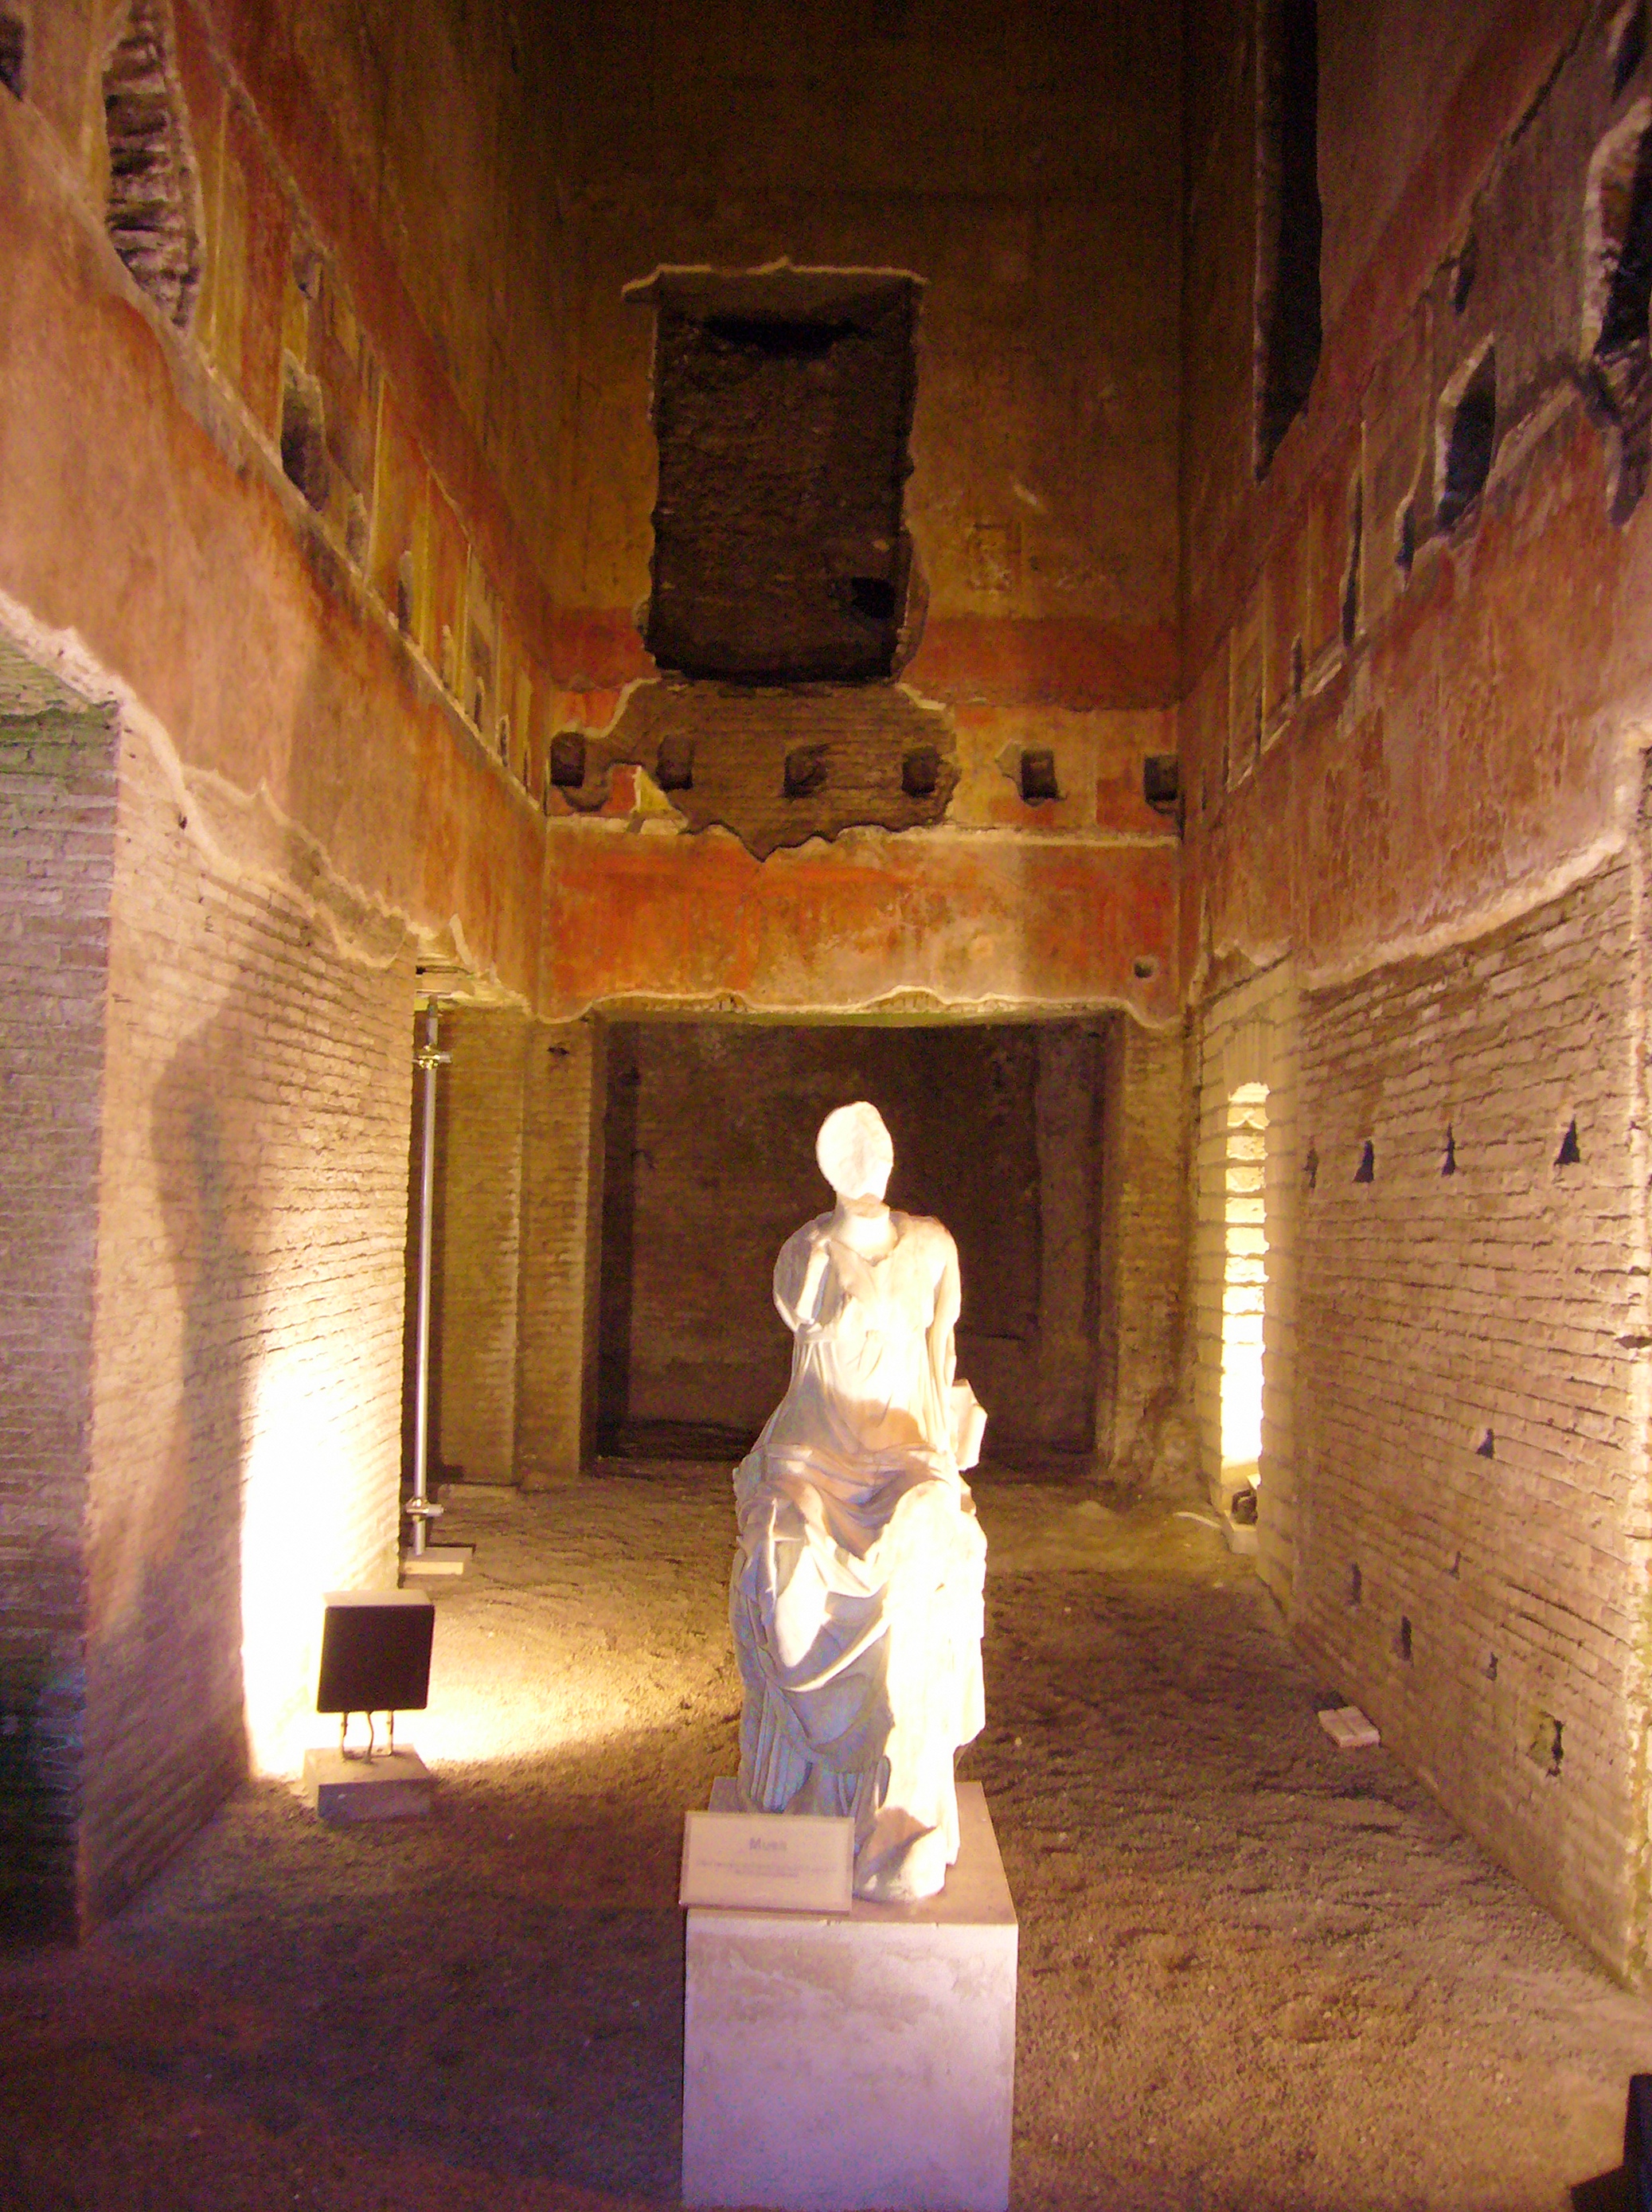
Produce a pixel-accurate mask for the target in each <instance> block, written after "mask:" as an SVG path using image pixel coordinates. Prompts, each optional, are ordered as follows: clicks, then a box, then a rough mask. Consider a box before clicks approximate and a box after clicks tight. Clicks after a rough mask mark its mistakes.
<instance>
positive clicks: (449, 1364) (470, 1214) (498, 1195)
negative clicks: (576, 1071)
mask: <svg viewBox="0 0 1652 2212" xmlns="http://www.w3.org/2000/svg"><path fill="white" fill-rule="evenodd" d="M528 1031H529V1024H528V1019H527V1017H526V1016H525V1014H522V1013H520V1012H517V1011H516V1010H515V1009H513V1008H510V1007H501V1006H469V1007H465V1008H463V1009H461V1010H459V1011H458V1012H452V1013H450V1014H449V1015H448V1016H447V1017H446V1019H445V1020H444V1022H443V1023H442V1036H441V1045H442V1049H443V1050H444V1051H446V1052H448V1053H451V1054H452V1060H451V1063H450V1065H449V1066H446V1067H445V1068H444V1069H442V1071H441V1072H440V1075H439V1077H438V1079H437V1084H438V1089H437V1107H436V1116H437V1119H436V1128H437V1146H438V1151H437V1163H436V1165H437V1189H438V1192H439V1199H438V1209H437V1215H436V1224H435V1239H434V1254H433V1267H434V1273H433V1291H434V1316H433V1318H434V1347H435V1350H434V1359H433V1374H432V1390H433V1402H432V1421H431V1437H432V1447H433V1458H434V1462H435V1463H436V1464H437V1465H439V1466H440V1469H441V1471H442V1472H443V1473H444V1474H449V1475H459V1476H463V1477H465V1478H466V1479H467V1480H470V1481H472V1482H508V1481H510V1480H512V1479H513V1468H514V1464H515V1456H516V1278H517V1259H518V1251H519V1233H520V1227H521V1205H522V1082H523V1069H524V1065H525V1059H526V1055H527V1049H528Z"/></svg>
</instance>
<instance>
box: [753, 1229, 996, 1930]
mask: <svg viewBox="0 0 1652 2212" xmlns="http://www.w3.org/2000/svg"><path fill="white" fill-rule="evenodd" d="M889 1218H890V1223H891V1225H892V1226H893V1228H894V1231H895V1232H896V1238H895V1243H894V1245H893V1248H892V1249H890V1251H889V1252H888V1253H887V1254H886V1255H884V1256H882V1257H881V1258H872V1257H868V1256H865V1255H862V1254H860V1253H858V1252H855V1251H853V1250H852V1249H849V1248H848V1247H847V1245H845V1244H842V1243H838V1242H836V1241H835V1239H834V1238H833V1237H832V1236H831V1234H830V1231H831V1227H832V1217H831V1216H830V1215H829V1214H823V1215H822V1216H821V1217H820V1218H819V1219H817V1220H815V1221H811V1223H809V1224H808V1225H807V1226H806V1227H805V1228H803V1229H800V1230H799V1231H798V1232H797V1234H796V1235H795V1236H794V1237H791V1238H789V1239H788V1240H787V1243H786V1245H785V1246H784V1247H783V1249H782V1250H781V1252H780V1259H779V1261H778V1262H777V1264H776V1266H775V1270H774V1303H775V1304H776V1305H777V1306H778V1307H779V1309H780V1316H781V1318H782V1320H784V1321H785V1322H786V1323H787V1327H788V1328H790V1329H791V1330H792V1331H793V1354H792V1381H791V1386H790V1388H789V1389H787V1394H786V1396H785V1398H784V1399H783V1400H782V1401H781V1402H780V1406H779V1407H777V1409H776V1410H775V1412H774V1414H773V1416H772V1417H771V1419H770V1420H769V1422H768V1426H767V1427H766V1428H765V1429H764V1431H763V1432H762V1436H761V1437H759V1438H758V1439H757V1442H756V1445H755V1446H754V1447H753V1449H752V1450H751V1452H750V1455H749V1456H748V1457H747V1458H746V1459H745V1460H744V1462H743V1463H742V1464H741V1466H740V1467H739V1468H738V1469H737V1470H736V1473H735V1477H734V1489H735V1501H736V1507H737V1513H738V1529H739V1549H738V1553H736V1556H735V1562H734V1573H733V1578H732V1588H731V1590H730V1610H731V1614H732V1621H733V1626H734V1636H735V1644H736V1647H737V1650H738V1655H739V1663H740V1671H741V1674H742V1677H743V1679H744V1686H745V1705H744V1714H743V1717H742V1721H741V1728H740V1791H741V1796H742V1799H743V1801H744V1803H745V1804H746V1805H747V1806H748V1807H749V1808H751V1809H752V1810H755V1811H762V1812H775V1813H778V1812H787V1811H790V1812H798V1813H824V1814H837V1815H842V1816H847V1817H848V1818H851V1819H853V1821H854V1824H855V1889H856V1893H857V1894H859V1895H861V1896H868V1897H873V1898H884V1899H911V1898H920V1897H927V1896H932V1895H933V1894H934V1893H936V1892H937V1891H938V1890H939V1889H940V1887H942V1885H943V1883H944V1881H945V1878H946V1869H947V1868H948V1867H949V1866H950V1865H951V1863H952V1862H953V1861H954V1860H955V1859H956V1858H957V1850H958V1826H957V1794H956V1790H955V1786H954V1783H953V1773H952V1762H953V1754H954V1753H955V1752H956V1750H957V1747H958V1746H959V1745H960V1744H963V1743H967V1742H969V1740H970V1739H971V1738H972V1737H973V1736H975V1735H976V1734H977V1733H978V1732H979V1730H980V1729H981V1723H982V1720H983V1717H984V1707H983V1703H982V1694H981V1611H982V1607H981V1585H982V1577H983V1574H984V1571H985V1564H986V1553H987V1546H986V1540H985V1538H984V1537H983V1536H982V1534H981V1528H980V1525H979V1523H978V1522H977V1521H976V1519H975V1507H974V1504H973V1503H972V1501H971V1498H970V1495H969V1489H968V1487H967V1486H965V1484H964V1482H963V1479H962V1477H961V1476H960V1474H959V1472H958V1461H957V1455H956V1452H957V1447H956V1445H955V1440H954V1437H953V1436H952V1434H951V1421H952V1419H953V1418H954V1416H953V1402H954V1401H956V1399H957V1397H958V1396H959V1395H962V1397H963V1399H964V1400H965V1401H967V1402H968V1403H969V1406H971V1407H973V1404H974V1401H973V1398H972V1397H971V1396H970V1394H969V1392H968V1390H967V1388H965V1387H964V1386H959V1391H958V1392H954V1390H953V1389H952V1344H951V1329H950V1328H945V1329H944V1330H942V1331H940V1332H938V1331H937V1330H936V1328H935V1327H934V1322H935V1314H936V1298H937V1293H938V1291H939V1289H940V1286H941V1285H942V1283H943V1281H944V1280H945V1279H947V1276H948V1272H949V1270H950V1271H951V1280H952V1282H953V1284H954V1285H956V1274H957V1249H956V1247H955V1246H954V1244H953V1242H952V1239H951V1237H950V1236H949V1235H948V1234H947V1232H946V1231H945V1230H944V1228H943V1227H942V1226H941V1225H940V1223H939V1222H938V1221H930V1220H926V1219H924V1218H920V1217H916V1216H912V1215H907V1214H902V1213H891V1214H890V1217H889ZM954 1300H956V1291H954ZM953 1310H954V1311H956V1303H954V1305H953ZM937 1335H939V1338H940V1340H939V1341H937V1340H936V1338H937ZM966 1455H968V1453H966Z"/></svg>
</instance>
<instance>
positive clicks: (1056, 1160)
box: [598, 1022, 1103, 1457]
mask: <svg viewBox="0 0 1652 2212" xmlns="http://www.w3.org/2000/svg"><path fill="white" fill-rule="evenodd" d="M1102 1036H1103V1024H1102V1023H1100V1022H1047V1023H1031V1022H1023V1023H1013V1024H1011V1023H994V1024H968V1025H965V1024H947V1025H938V1024H929V1025H908V1026H902V1027H895V1026H879V1027H876V1028H873V1027H862V1026H849V1025H844V1026H826V1025H819V1026H808V1027H803V1026H793V1025H787V1026H774V1025H767V1024H763V1025H759V1024H740V1023H732V1022H657V1023H639V1024H621V1025H618V1026H616V1028H615V1029H614V1030H612V1032H611V1033H610V1047H609V1052H610V1057H609V1079H608V1117H607V1126H606V1165H605V1172H604V1219H603V1249H602V1310H601V1348H600V1357H599V1365H598V1389H599V1416H598V1433H599V1439H600V1443H601V1448H602V1449H603V1450H604V1452H610V1453H619V1454H627V1455H650V1456H660V1457H672V1456H684V1457H687V1456H701V1455H708V1456H727V1455H730V1454H736V1455H738V1453H739V1452H741V1451H743V1450H744V1449H745V1448H746V1446H747V1445H748V1444H749V1443H750V1440H751V1439H752V1437H754V1436H755V1435H756V1431H757V1430H758V1429H759V1428H760V1427H761V1426H762V1423H763V1421H764V1420H765V1419H767V1417H768V1413H770V1412H771V1411H772V1409H773V1407H774V1405H775V1403H776V1402H777V1401H778V1400H779V1398H780V1395H781V1394H782V1392H783V1391H784V1389H785V1388H786V1381H787V1373H788V1370H789V1365H790V1358H791V1343H790V1340H789V1338H788V1337H787V1334H786V1330H785V1328H784V1327H783V1326H782V1324H781V1322H780V1319H779V1316H777V1315H776V1314H775V1312H774V1306H773V1304H772V1302H771V1282H772V1278H773V1274H774V1260H775V1257H776V1255H777V1254H778V1252H779V1250H780V1246H781V1244H782V1243H784V1242H785V1240H786V1238H787V1237H789V1236H790V1235H791V1233H792V1231H793V1230H794V1229H797V1228H799V1227H800V1226H801V1225H802V1224H803V1223H804V1222H805V1221H806V1220H808V1219H809V1218H811V1216H813V1215H815V1214H817V1213H821V1212H825V1211H827V1210H828V1208H829V1206H830V1204H831V1194H830V1192H829V1189H828V1188H827V1186H826V1184H825V1182H824V1181H823V1178H822V1176H821V1174H820V1171H819V1170H818V1168H817V1166H816V1164H815V1159H814V1139H815V1132H816V1130H817V1128H818V1127H819V1125H820V1123H821V1121H823V1119H824V1117H825V1115H827V1114H828V1113H829V1112H830V1110H831V1109H832V1108H833V1107H835V1106H840V1105H842V1104H845V1103H847V1102H848V1101H849V1100H851V1099H854V1098H869V1099H870V1100H871V1101H872V1103H873V1104H874V1105H876V1106H877V1107H878V1110H879V1111H880V1112H881V1113H882V1115H884V1120H885V1121H887V1122H888V1124H889V1127H890V1133H891V1134H892V1136H893V1137H894V1139H895V1149H896V1164H895V1175H894V1178H893V1180H892V1182H890V1203H891V1204H892V1205H894V1206H899V1207H901V1208H902V1209H903V1210H904V1211H905V1212H911V1213H932V1214H934V1215H937V1216H938V1218H940V1219H941V1220H942V1221H944V1223H945V1224H946V1225H947V1227H948V1228H949V1229H950V1230H951V1231H952V1234H953V1236H954V1237H956V1238H957V1244H958V1254H959V1261H960V1265H961V1267H962V1271H963V1321H962V1322H961V1323H960V1326H959V1329H958V1365H959V1370H960V1372H961V1373H963V1374H965V1375H967V1376H969V1380H970V1382H971V1383H973V1384H974V1385H975V1390H976V1392H977V1394H978V1395H979V1396H980V1398H981V1401H982V1403H983V1404H984V1405H985V1406H986V1407H987V1410H988V1413H989V1415H990V1417H991V1425H990V1427H989V1429H988V1431H987V1449H988V1454H989V1455H999V1456H1001V1455H1003V1453H1004V1452H1005V1450H1006V1449H1019V1450H1022V1451H1023V1452H1026V1451H1033V1452H1036V1453H1039V1454H1047V1453H1054V1454H1074V1455H1078V1454H1084V1453H1088V1452H1090V1450H1091V1449H1093V1448H1094V1444H1095V1436H1096V1379H1097V1334H1098V1330H1097V1313H1098V1292H1097V1283H1098V1250H1097V1247H1098V1236H1099V1222H1100V1212H1101V1209H1100V1187H1099V1186H1100V1164H1101V1112H1100V1103H1099V1101H1100V1097H1101V1087H1100V1083H1099V1072H1100V1058H1101V1046H1102Z"/></svg>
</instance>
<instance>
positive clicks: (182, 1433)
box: [81, 730, 413, 1916]
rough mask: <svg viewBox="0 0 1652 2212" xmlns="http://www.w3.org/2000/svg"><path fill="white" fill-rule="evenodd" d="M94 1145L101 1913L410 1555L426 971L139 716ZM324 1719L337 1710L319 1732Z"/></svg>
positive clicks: (267, 1742)
mask: <svg viewBox="0 0 1652 2212" xmlns="http://www.w3.org/2000/svg"><path fill="white" fill-rule="evenodd" d="M120 776H121V794H120V805H119V816H118V839H117V848H116V857H115V880H114V894H113V907H112V925H111V933H110V956H109V1011H110V1019H109V1034H108V1046H107V1059H106V1078H105V1111H104V1119H103V1133H102V1153H101V1161H100V1188H101V1198H100V1233H99V1241H98V1257H97V1297H96V1310H95V1323H94V1374H95V1395H94V1422H93V1440H92V1455H91V1482H90V1500H89V1513H88V1541H87V1553H86V1566H87V1575H88V1586H89V1607H90V1620H89V1637H88V1686H87V1704H88V1711H87V1732H86V1762H85V1764H86V1784H85V1796H84V1818H83V1823H82V1838H81V1881H82V1905H83V1909H84V1910H85V1911H87V1912H88V1914H90V1915H93V1916H95V1915H97V1914H100V1913H101V1912H104V1911H109V1910H112V1908H113V1907H114V1906H115V1905H118V1903H119V1902H120V1901H121V1899H124V1898H125V1896H127V1895H129V1894H130V1893H131V1892H132V1891H133V1890H134V1889H135V1888H136V1887H137V1886H138V1884H139V1883H140V1882H142V1881H143V1879H144V1878H145V1876H146V1875H148V1874H149V1873H150V1872H151V1871H152V1870H153V1869H155V1867H156V1866H157V1865H158V1864H159V1863H161V1861H162V1860H163V1859H164V1858H165V1857H167V1855H168V1853H169V1852H170V1851H171V1850H173V1849H174V1848H175V1847H176V1846H177V1844H179V1842H181V1841H182V1840H183V1838H185V1836H186V1835H187V1834H188V1833H189V1832H191V1829H192V1828H193V1827H195V1826H197V1825H198V1823H199V1821H200V1820H202V1819H203V1818H204V1816H205V1814H207V1812H208V1811H209V1810H210V1808H211V1807H212V1805H213V1804H214V1803H215V1802H216V1800H217V1799H218V1798H219V1797H220V1796H222V1794H223V1792H224V1791H225V1790H227V1789H228V1788H229V1787H230V1786H231V1785H232V1784H233V1783H234V1780H235V1779H236V1778H237V1776H238V1775H239V1774H240V1773H241V1772H242V1771H244V1768H245V1766H246V1761H247V1756H248V1738H249V1736H250V1739H251V1750H252V1757H253V1759H254V1760H255V1761H258V1762H271V1763H275V1764H279V1765H286V1764H288V1763H289V1762H290V1761H291V1760H292V1759H293V1757H294V1756H295V1736H294V1733H293V1730H294V1729H295V1726H298V1725H301V1724H302V1723H303V1717H304V1715H305V1713H306V1711H307V1709H309V1708H310V1707H311V1706H312V1704H313V1694H314V1692H313V1685H314V1672H313V1668H314V1662H315V1650H316V1643H317V1638H318V1637H319V1598H320V1595H321V1593H322V1592H323V1591H324V1590H325V1589H331V1588H335V1587H339V1586H345V1585H351V1584H368V1583H374V1582H381V1583H388V1582H390V1581H392V1580H393V1577H394V1573H395V1559H396V1545H397V1516H398V1504H397V1498H398V1474H399V1462H400V1451H399V1431H400V1402H399V1401H400V1372H401V1347H402V1318H403V1244H404V1235H405V1218H406V1217H405V1207H406V1190H407V1158H408V1121H409V1097H410V1070H409V1065H408V1051H407V1033H408V1024H409V1017H410V1012H411V1009H412V993H413V973H412V966H411V962H410V957H409V955H408V952H407V949H406V946H405V941H404V937H403V933H402V932H401V930H400V928H399V926H398V925H394V924H388V923H382V922H376V921H374V920H373V919H372V918H371V917H368V916H366V915H355V916H352V915H350V914H349V913H348V912H347V911H344V910H343V908H342V907H335V908H333V909H332V910H331V911H330V910H328V909H326V908H323V907H322V906H321V905H320V904H319V903H318V900H317V896H315V895H314V894H316V891H317V885H318V884H319V881H320V880H322V879H323V878H317V877H313V878H312V879H311V889H312V894H313V895H312V896H307V897H306V898H305V899H303V900H301V899H300V898H298V897H297V896H294V895H292V894H291V893H289V892H288V891H287V890H283V889H282V888H281V887H280V885H279V884H276V883H274V882H272V881H271V880H270V878H268V877H266V876H264V875H263V874H260V873H257V872H252V871H243V870H240V869H239V868H236V867H234V866H231V865H230V864H229V863H228V862H225V861H219V860H215V859H211V858H209V856H208V851H209V850H210V848H208V850H203V844H202V842H197V840H198V837H199V829H198V825H197V826H196V827H195V828H194V829H192V828H191V824H190V823H189V821H188V817H187V811H186V808H185V805H183V804H180V803H179V799H177V797H176V796H175V795H174V794H175V789H176V787H175V786H174V785H173V783H172V782H171V781H169V780H168V778H167V776H166V775H163V773H162V768H161V758H160V756H159V754H158V752H157V750H156V748H155V745H152V744H151V743H150V741H149V738H147V737H146V736H144V735H142V734H139V733H137V732H134V731H131V730H127V731H125V732H124V733H123V736H122V739H121V748H120ZM308 1726H309V1728H310V1729H313V1728H314V1726H315V1723H314V1720H313V1712H312V1714H311V1717H310V1720H309V1722H308Z"/></svg>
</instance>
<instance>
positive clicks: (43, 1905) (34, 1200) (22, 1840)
mask: <svg viewBox="0 0 1652 2212" xmlns="http://www.w3.org/2000/svg"><path fill="white" fill-rule="evenodd" d="M3 673H4V671H0V680H3ZM114 817H115V779H114V742H113V738H112V733H111V731H110V728H109V724H108V720H107V717H106V716H105V715H102V714H90V713H86V712H79V713H77V712H76V711H75V709H74V704H73V702H70V701H69V700H67V699H64V700H61V701H53V702H51V703H47V702H44V701H39V700H35V701H29V702H25V701H21V700H19V699H16V698H15V697H12V696H8V692H7V690H4V689H0V912H3V917H4V918H3V921H0V1249H3V1251H4V1255H5V1278H4V1288H3V1291H0V1373H3V1376H4V1378H5V1381H4V1389H3V1391H0V1927H3V1928H5V1929H20V1930H21V1929H33V1930H34V1931H35V1932H36V1933H46V1932H50V1931H52V1930H54V1929H59V1928H62V1927H64V1926H67V1925H70V1924H72V1920H73V1914H74V1897H75V1863H76V1851H75V1844H76V1812H77V1808H78V1801H79V1792H80V1775H81V1759H80V1752H81V1740H82V1722H83V1704H84V1676H83V1652H84V1639H85V1628H86V1621H85V1573H84V1560H83V1557H82V1546H83V1541H84V1529H85V1522H86V1511H87V1471H88V1457H89V1450H90V1435H91V1409H92V1395H91V1390H92V1285H93V1276H94V1261H95V1255H96V1244H97V1182H98V1116H99V1112H100V1106H101V1102H102V1091H103V1039H104V1018H103V1017H104V994H105V987H106V981H107V968H108V938H109V899H110V884H111V878H112V866H113V853H114Z"/></svg>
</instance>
